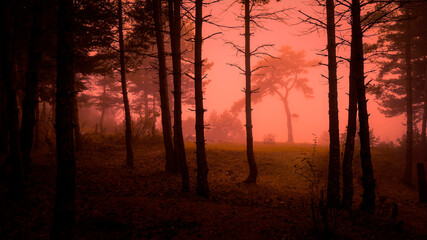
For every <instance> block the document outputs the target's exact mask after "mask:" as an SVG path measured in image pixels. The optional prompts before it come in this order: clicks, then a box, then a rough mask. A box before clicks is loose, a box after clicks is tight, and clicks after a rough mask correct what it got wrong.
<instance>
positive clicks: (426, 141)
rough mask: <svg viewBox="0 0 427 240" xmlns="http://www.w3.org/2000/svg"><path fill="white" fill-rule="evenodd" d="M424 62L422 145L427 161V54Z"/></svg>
mask: <svg viewBox="0 0 427 240" xmlns="http://www.w3.org/2000/svg"><path fill="white" fill-rule="evenodd" d="M424 64H425V67H426V73H425V77H424V112H423V122H422V130H421V132H422V133H421V137H422V146H423V148H424V160H425V161H426V162H427V136H426V135H427V134H426V125H427V124H426V122H427V56H425V57H424Z"/></svg>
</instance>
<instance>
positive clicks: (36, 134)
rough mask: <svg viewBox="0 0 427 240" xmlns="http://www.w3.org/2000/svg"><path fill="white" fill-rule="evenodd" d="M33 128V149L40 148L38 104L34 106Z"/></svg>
mask: <svg viewBox="0 0 427 240" xmlns="http://www.w3.org/2000/svg"><path fill="white" fill-rule="evenodd" d="M35 117H36V118H35V126H34V147H35V148H38V147H40V140H41V137H40V104H39V103H37V106H36V116H35Z"/></svg>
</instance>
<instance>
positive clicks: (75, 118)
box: [73, 95, 82, 152]
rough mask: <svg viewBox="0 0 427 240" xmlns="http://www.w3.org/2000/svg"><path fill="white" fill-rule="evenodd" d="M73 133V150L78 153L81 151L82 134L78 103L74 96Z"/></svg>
mask: <svg viewBox="0 0 427 240" xmlns="http://www.w3.org/2000/svg"><path fill="white" fill-rule="evenodd" d="M73 131H74V144H75V150H76V152H78V151H80V150H81V149H82V134H81V133H80V119H79V103H78V102H77V96H75V95H74V96H73Z"/></svg>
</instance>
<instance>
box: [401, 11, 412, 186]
mask: <svg viewBox="0 0 427 240" xmlns="http://www.w3.org/2000/svg"><path fill="white" fill-rule="evenodd" d="M406 11H407V13H406V15H407V16H406V17H407V19H408V20H407V21H406V34H405V35H406V41H405V64H406V156H405V173H404V176H403V182H404V183H405V184H408V185H411V182H412V158H413V148H412V147H413V144H412V142H413V140H412V138H413V123H412V64H411V38H412V36H411V21H410V20H409V17H410V16H409V9H407V10H406Z"/></svg>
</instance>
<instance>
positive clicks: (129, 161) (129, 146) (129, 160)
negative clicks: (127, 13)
mask: <svg viewBox="0 0 427 240" xmlns="http://www.w3.org/2000/svg"><path fill="white" fill-rule="evenodd" d="M117 7H118V8H117V10H118V15H117V16H118V20H119V27H118V32H119V48H120V49H119V51H120V81H121V84H122V94H123V104H124V108H125V124H126V132H125V133H126V165H127V166H128V167H130V168H133V167H134V163H133V143H132V119H131V116H130V107H129V99H128V92H127V86H126V65H125V49H124V40H123V16H122V14H123V10H122V1H121V0H117Z"/></svg>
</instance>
